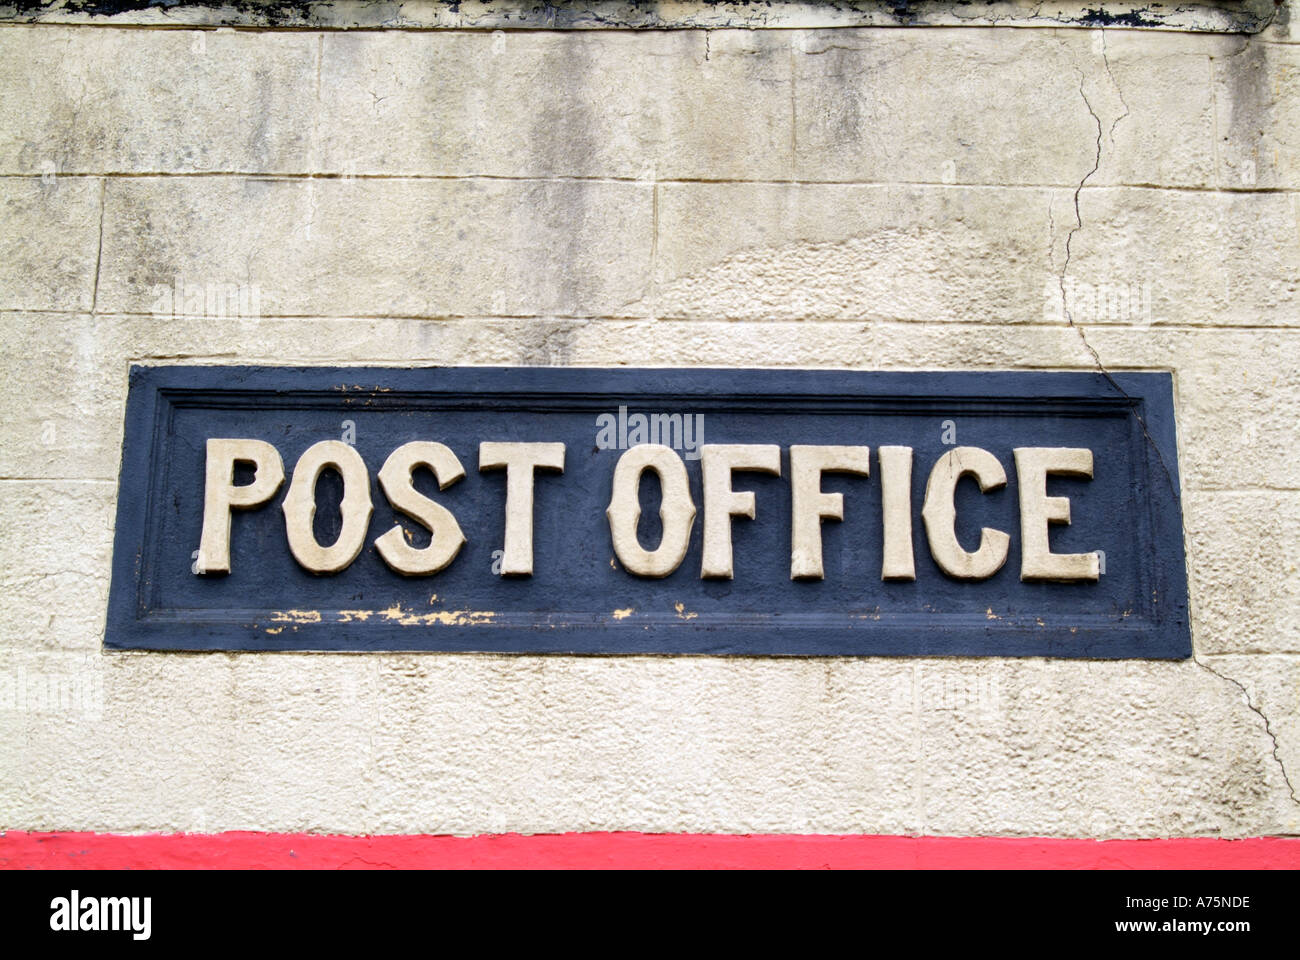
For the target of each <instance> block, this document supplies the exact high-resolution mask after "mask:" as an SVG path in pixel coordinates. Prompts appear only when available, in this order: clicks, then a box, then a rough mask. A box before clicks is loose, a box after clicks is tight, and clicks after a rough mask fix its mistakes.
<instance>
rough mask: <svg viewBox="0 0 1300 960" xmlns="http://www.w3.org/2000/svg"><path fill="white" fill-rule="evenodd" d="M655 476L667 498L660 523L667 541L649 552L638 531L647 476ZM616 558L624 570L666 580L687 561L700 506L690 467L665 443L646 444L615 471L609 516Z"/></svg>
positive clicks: (621, 461) (624, 458) (622, 459)
mask: <svg viewBox="0 0 1300 960" xmlns="http://www.w3.org/2000/svg"><path fill="white" fill-rule="evenodd" d="M646 470H653V471H654V472H655V473H656V474H658V475H659V486H660V489H661V490H662V491H663V498H662V500H661V501H660V504H659V520H660V521H661V523H662V524H663V535H662V536H661V537H660V538H659V546H658V547H656V548H655V549H654V550H646V549H645V548H644V547H642V546H641V541H640V540H638V539H637V535H636V526H637V522H638V521H639V520H640V519H641V497H640V491H641V474H642V473H644V472H645V471H646ZM605 516H606V517H607V518H608V519H609V533H610V536H611V537H612V538H613V541H614V553H615V555H616V556H617V557H618V560H619V563H621V564H623V567H624V569H626V570H627V571H628V572H630V573H634V574H636V575H637V576H639V577H666V576H668V574H670V573H672V572H673V571H674V570H676V569H677V568H678V567H679V566H681V563H682V560H684V559H685V558H686V548H687V546H688V545H689V544H690V540H691V527H692V525H693V524H694V523H695V501H694V500H692V499H691V485H690V481H689V480H687V478H686V465H685V464H684V463H682V458H681V457H679V456H678V455H677V453H676V451H674V450H673V449H672V448H671V447H666V446H664V445H663V444H661V443H642V444H638V445H637V446H635V447H632V448H631V449H629V450H628V451H627V452H626V453H624V454H623V455H622V456H621V457H619V458H618V465H617V466H616V467H615V468H614V486H613V490H612V492H611V494H610V498H609V508H608V509H607V510H606V511H605Z"/></svg>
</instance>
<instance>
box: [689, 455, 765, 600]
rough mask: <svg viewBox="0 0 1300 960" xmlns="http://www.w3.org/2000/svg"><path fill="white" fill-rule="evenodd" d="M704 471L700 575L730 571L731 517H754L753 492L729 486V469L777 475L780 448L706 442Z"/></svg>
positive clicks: (724, 575) (711, 575)
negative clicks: (702, 544) (702, 538)
mask: <svg viewBox="0 0 1300 960" xmlns="http://www.w3.org/2000/svg"><path fill="white" fill-rule="evenodd" d="M700 454H701V461H700V463H701V469H702V470H703V474H704V558H703V561H702V562H701V564H700V576H701V577H725V578H726V579H728V580H730V579H731V578H732V576H733V573H732V556H731V518H732V517H749V519H751V520H753V519H754V492H753V491H752V490H741V491H734V490H732V489H731V471H733V470H754V471H758V472H760V473H775V474H776V475H777V476H780V475H781V448H780V447H778V446H776V445H775V444H770V443H765V444H758V443H706V444H704V446H703V447H701V448H700Z"/></svg>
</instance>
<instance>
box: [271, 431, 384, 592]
mask: <svg viewBox="0 0 1300 960" xmlns="http://www.w3.org/2000/svg"><path fill="white" fill-rule="evenodd" d="M330 467H333V468H334V469H335V470H337V471H338V472H339V474H340V476H342V477H343V502H342V503H341V504H340V505H339V509H340V512H341V513H342V514H343V526H342V529H340V530H339V535H338V539H337V540H335V541H334V543H333V544H331V545H330V546H328V547H322V546H321V545H320V544H319V543H317V542H316V532H315V531H314V530H313V529H312V521H314V520H315V519H316V481H317V480H319V479H320V475H321V474H322V473H324V472H325V470H326V469H328V468H330ZM283 507H284V532H285V535H286V536H287V537H288V539H289V550H290V551H292V553H293V556H294V559H296V560H297V561H298V562H299V563H300V564H302V565H303V566H304V567H305V568H306V569H308V570H310V571H311V572H312V573H338V572H339V571H340V570H343V569H345V568H346V567H347V565H348V564H350V563H351V562H352V561H353V560H355V559H356V558H357V554H359V553H360V552H361V548H362V547H363V546H365V542H366V528H367V527H368V526H369V525H370V512H371V510H373V509H374V508H373V507H372V506H371V505H370V475H369V474H368V473H367V472H366V465H365V463H364V461H362V459H361V454H359V453H357V451H356V450H354V449H353V448H352V447H350V446H348V445H347V444H346V443H344V442H343V441H342V440H321V441H320V442H319V443H313V444H312V445H311V446H310V447H308V448H307V449H306V450H304V451H303V454H302V456H301V457H299V458H298V464H297V466H295V467H294V468H293V480H292V481H290V483H289V493H288V494H287V495H286V496H285V498H284V504H283Z"/></svg>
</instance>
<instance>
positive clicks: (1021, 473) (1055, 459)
mask: <svg viewBox="0 0 1300 960" xmlns="http://www.w3.org/2000/svg"><path fill="white" fill-rule="evenodd" d="M1014 452H1015V455H1016V479H1017V481H1018V482H1019V484H1020V579H1021V580H1096V579H1097V576H1098V574H1099V572H1100V570H1101V564H1100V561H1099V560H1098V557H1097V554H1096V553H1052V551H1051V548H1050V546H1049V545H1048V542H1047V525H1048V524H1049V523H1069V522H1070V501H1069V499H1068V498H1067V497H1049V496H1048V495H1047V475H1048V474H1049V473H1059V474H1063V475H1065V476H1070V477H1091V476H1092V451H1091V450H1088V449H1085V448H1082V447H1016V449H1015V451H1014Z"/></svg>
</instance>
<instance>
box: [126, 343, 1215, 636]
mask: <svg viewBox="0 0 1300 960" xmlns="http://www.w3.org/2000/svg"><path fill="white" fill-rule="evenodd" d="M341 397H342V398H344V401H345V402H353V403H363V404H365V406H366V407H367V409H384V408H386V407H388V408H393V409H401V410H409V409H412V408H413V407H414V408H417V409H419V408H428V409H448V408H457V409H473V410H483V411H487V412H491V411H497V412H504V411H509V410H520V409H526V410H538V411H543V412H545V411H560V410H563V411H570V412H572V411H590V412H592V413H599V412H602V411H607V410H609V409H611V406H614V407H616V406H617V405H618V404H619V403H626V402H627V401H628V399H629V398H631V399H634V400H635V401H636V403H637V404H638V405H644V406H646V407H650V408H653V407H655V406H656V405H658V406H660V407H675V408H679V409H680V408H683V407H689V408H690V409H692V410H699V411H702V412H704V413H708V412H709V411H724V412H737V411H759V412H766V413H777V414H779V413H780V412H782V411H798V410H804V411H807V410H812V411H816V412H845V413H847V412H859V411H860V412H873V411H877V412H891V413H900V412H907V413H916V414H918V415H927V416H937V415H940V414H942V413H943V412H944V411H949V410H951V409H952V408H953V405H954V403H960V404H961V405H962V410H963V412H964V413H968V414H969V413H976V414H978V413H983V414H985V415H989V416H998V417H1015V416H1029V415H1035V414H1040V413H1043V412H1056V413H1061V414H1064V415H1067V416H1081V417H1113V416H1118V417H1124V418H1127V420H1128V421H1129V427H1130V429H1129V434H1128V436H1129V451H1130V452H1131V453H1132V454H1133V458H1132V463H1131V465H1130V466H1131V469H1132V470H1133V471H1134V473H1133V477H1132V479H1133V481H1134V483H1135V484H1137V485H1138V487H1139V489H1142V490H1145V491H1147V496H1146V498H1145V502H1146V504H1147V510H1145V511H1143V512H1142V515H1141V516H1138V517H1136V518H1134V519H1135V521H1136V527H1137V529H1136V530H1135V534H1136V536H1137V537H1138V539H1139V541H1144V542H1145V543H1146V544H1147V545H1149V547H1150V549H1151V550H1152V551H1153V558H1152V562H1151V563H1150V564H1149V565H1147V566H1144V567H1142V568H1141V574H1140V575H1141V576H1142V578H1143V582H1142V583H1141V584H1140V588H1141V589H1140V594H1141V596H1143V597H1144V598H1146V599H1145V601H1144V603H1143V607H1144V609H1139V610H1136V611H1134V615H1133V616H1132V617H1128V618H1125V619H1124V620H1122V621H1117V620H1116V619H1115V618H1113V617H1110V616H1095V617H1094V616H1084V617H1075V618H1074V622H1072V623H1070V624H1068V625H1063V624H1057V623H1052V624H1049V625H1047V626H1044V625H1043V624H1042V623H1040V622H1036V618H1034V617H1014V618H1013V617H1005V618H999V619H987V618H985V617H982V616H974V615H971V614H965V613H962V614H938V613H925V614H917V613H905V614H891V613H890V612H889V611H888V609H887V608H883V607H882V609H881V610H880V611H879V612H878V613H877V614H876V615H875V616H874V617H872V618H871V622H870V623H867V624H864V623H863V622H862V621H861V618H856V617H855V618H851V617H849V616H848V615H847V614H846V615H845V616H843V617H839V616H836V615H833V614H829V613H825V612H816V613H798V614H796V613H782V612H779V611H773V612H772V613H770V614H764V615H754V614H752V613H745V614H739V615H731V614H702V615H700V616H697V617H694V618H692V619H690V620H682V619H681V618H680V617H674V616H672V615H671V613H663V614H661V615H654V614H645V615H638V616H637V617H635V618H630V617H629V618H627V619H622V620H613V619H610V618H609V617H608V616H606V615H596V614H593V613H591V612H584V611H576V612H572V613H553V612H551V613H544V614H533V615H530V614H529V613H527V612H522V613H521V612H514V613H509V612H506V613H503V614H501V615H499V616H496V617H494V618H493V620H492V622H491V623H472V624H436V625H433V626H427V627H422V628H420V629H415V630H413V629H411V628H410V627H407V626H402V625H399V624H397V623H386V622H382V621H380V622H368V623H364V624H356V623H348V622H343V619H342V618H330V617H329V616H328V615H329V614H330V613H339V612H341V611H321V613H322V615H323V616H322V619H321V622H303V623H295V624H294V629H293V631H292V632H291V633H289V632H288V631H286V633H289V635H288V636H284V635H282V634H276V635H272V634H269V633H267V631H266V630H265V629H264V628H265V626H266V622H267V615H268V611H266V610H260V609H259V610H246V609H233V608H225V609H221V610H182V609H169V610H162V609H159V608H158V607H157V597H156V596H155V595H154V591H153V590H152V589H151V584H152V583H153V582H154V578H153V577H152V576H151V573H150V571H151V567H152V566H153V564H154V563H156V560H157V552H158V550H159V549H160V545H159V544H158V540H157V536H156V533H157V525H156V510H155V505H156V504H158V503H160V502H161V498H162V497H163V496H164V495H165V491H166V490H167V489H168V482H169V477H168V467H169V462H168V459H167V458H166V456H165V452H166V440H167V436H168V432H169V426H170V422H171V418H172V416H173V415H174V413H175V411H176V410H177V409H178V408H180V407H183V406H198V407H204V408H214V407H215V408H227V409H229V408H247V409H250V410H254V409H263V408H265V407H267V406H268V405H269V406H273V407H274V408H275V409H277V410H283V409H293V408H307V407H311V406H314V405H318V404H327V405H331V406H338V405H339V403H340V398H341ZM124 432H125V437H124V442H123V454H122V467H121V472H120V477H119V486H118V502H117V522H116V529H115V534H114V553H113V565H112V583H111V588H110V594H109V604H108V617H107V623H106V629H105V638H104V647H105V649H107V650H153V651H220V650H224V651H250V652H252V651H257V652H332V651H333V652H425V653H461V652H465V653H470V652H474V653H497V654H500V653H509V654H525V655H527V654H600V655H634V656H644V655H670V656H681V655H725V656H762V657H768V656H776V657H784V656H833V657H843V656H851V657H860V656H968V657H970V656H1004V657H1005V656H1012V657H1017V656H1018V657H1025V656H1048V657H1065V658H1070V659H1079V658H1091V659H1118V658H1137V659H1185V658H1187V657H1190V656H1191V654H1192V643H1191V630H1190V622H1189V616H1188V602H1187V574H1186V562H1185V553H1184V547H1183V530H1182V516H1181V512H1182V511H1181V494H1180V486H1179V475H1178V462H1177V440H1176V429H1175V420H1174V406H1173V379H1172V375H1171V374H1170V373H1168V372H1146V371H1143V372H1119V373H1113V374H1101V373H1087V372H1079V371H915V372H913V371H884V372H879V371H842V370H825V369H788V368H746V369H741V368H594V367H563V368H560V367H467V366H459V367H419V368H412V367H382V366H381V367H375V366H366V367H341V366H224V365H170V364H166V365H133V366H132V367H131V369H130V390H129V393H128V398H127V409H126V417H125V431H124ZM537 439H538V440H546V439H548V438H546V437H538V438H537ZM796 442H797V438H796ZM471 466H472V464H471ZM372 482H373V476H372ZM600 509H601V510H602V511H603V509H604V504H601V505H600ZM918 536H919V541H918V542H919V543H920V544H921V546H919V547H918V549H922V550H923V549H924V546H923V542H924V534H923V533H919V532H918ZM629 576H631V575H629ZM633 579H636V578H633ZM765 633H767V634H771V635H773V636H776V635H779V638H780V639H779V643H777V644H770V643H764V642H762V637H763V634H765ZM756 637H758V642H756V641H755V638H756Z"/></svg>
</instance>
